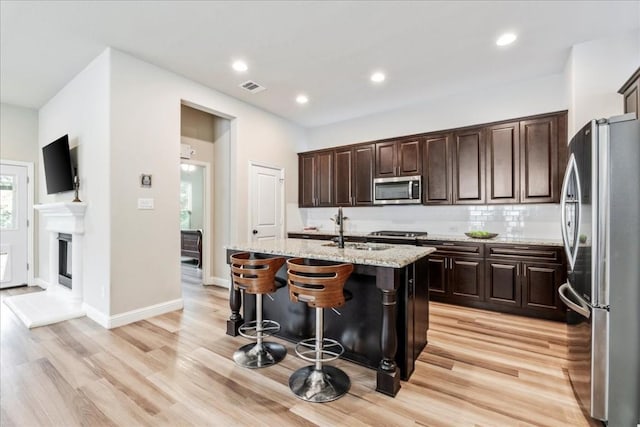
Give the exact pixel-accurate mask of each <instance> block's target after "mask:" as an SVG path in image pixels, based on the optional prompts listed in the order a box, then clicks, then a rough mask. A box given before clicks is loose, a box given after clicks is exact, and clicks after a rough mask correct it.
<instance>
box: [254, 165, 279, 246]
mask: <svg viewBox="0 0 640 427" xmlns="http://www.w3.org/2000/svg"><path fill="white" fill-rule="evenodd" d="M249 179H250V181H249V182H250V188H249V198H250V200H249V206H250V207H251V212H250V215H249V221H250V228H249V230H250V236H251V237H250V239H251V241H258V240H273V239H279V238H281V237H283V229H284V207H283V202H284V197H283V194H282V190H283V188H284V171H283V170H282V169H279V168H273V167H268V166H262V165H256V164H253V163H251V164H250V167H249Z"/></svg>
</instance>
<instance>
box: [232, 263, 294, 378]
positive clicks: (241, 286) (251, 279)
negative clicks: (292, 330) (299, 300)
mask: <svg viewBox="0 0 640 427" xmlns="http://www.w3.org/2000/svg"><path fill="white" fill-rule="evenodd" d="M230 258H231V263H230V264H231V282H232V286H233V287H234V288H235V289H236V290H241V291H244V293H245V294H253V295H255V296H256V320H253V321H250V322H246V323H244V324H243V325H241V326H240V327H239V328H238V333H239V334H240V335H242V336H243V337H245V338H249V339H253V340H256V343H255V344H247V345H244V346H242V347H240V348H239V349H238V350H237V351H236V352H235V353H233V360H234V361H235V362H236V363H237V364H238V365H240V366H243V367H245V368H263V367H265V366H270V365H273V364H276V363H278V362H280V361H281V360H282V359H284V357H285V356H286V354H287V349H286V348H285V347H284V346H283V345H282V344H278V343H274V342H267V341H264V338H265V337H268V336H271V335H273V334H274V333H276V332H278V331H279V330H280V324H279V323H278V322H276V321H273V320H265V319H263V318H262V295H264V294H267V296H269V294H270V293H273V292H275V291H276V290H277V289H278V288H280V287H282V286H284V285H283V284H281V282H279V281H278V280H277V279H276V273H277V272H278V270H279V269H280V267H282V266H283V265H284V262H285V259H284V258H282V257H277V258H266V259H257V258H253V259H252V258H251V254H249V252H240V253H236V254H233V255H231V257H230Z"/></svg>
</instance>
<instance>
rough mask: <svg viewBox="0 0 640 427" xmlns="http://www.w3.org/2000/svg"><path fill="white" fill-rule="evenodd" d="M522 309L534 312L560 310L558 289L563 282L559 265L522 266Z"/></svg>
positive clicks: (529, 264) (561, 269)
mask: <svg viewBox="0 0 640 427" xmlns="http://www.w3.org/2000/svg"><path fill="white" fill-rule="evenodd" d="M522 267H523V268H522V307H523V308H530V309H535V310H552V311H555V310H561V307H562V305H561V302H560V298H559V297H558V287H559V286H560V285H561V284H562V282H563V272H564V269H563V267H562V265H561V264H537V263H528V262H525V263H523V264H522Z"/></svg>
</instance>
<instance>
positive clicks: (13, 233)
mask: <svg viewBox="0 0 640 427" xmlns="http://www.w3.org/2000/svg"><path fill="white" fill-rule="evenodd" d="M27 194H28V192H27V167H26V166H15V165H6V164H0V288H7V287H10V286H18V285H24V284H27V275H28V267H27V262H28V227H27V219H28V218H27V215H28V210H27V209H28V204H27V203H28V200H27Z"/></svg>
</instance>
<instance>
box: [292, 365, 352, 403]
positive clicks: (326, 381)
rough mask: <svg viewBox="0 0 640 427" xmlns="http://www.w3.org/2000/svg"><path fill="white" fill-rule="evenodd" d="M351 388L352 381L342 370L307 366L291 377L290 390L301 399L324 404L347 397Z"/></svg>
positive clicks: (329, 366)
mask: <svg viewBox="0 0 640 427" xmlns="http://www.w3.org/2000/svg"><path fill="white" fill-rule="evenodd" d="M350 387H351V380H349V377H348V376H347V374H345V373H344V372H343V371H342V370H340V369H338V368H336V367H334V366H331V365H325V366H322V369H321V370H317V369H316V368H315V366H305V367H304V368H300V369H298V370H297V371H295V372H294V373H293V374H292V375H291V377H289V388H290V389H291V391H292V392H293V394H295V395H296V396H297V397H299V398H300V399H302V400H304V401H307V402H313V403H324V402H331V401H332V400H336V399H338V398H339V397H342V396H343V395H345V394H346V393H347V392H348V391H349V388H350Z"/></svg>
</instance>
